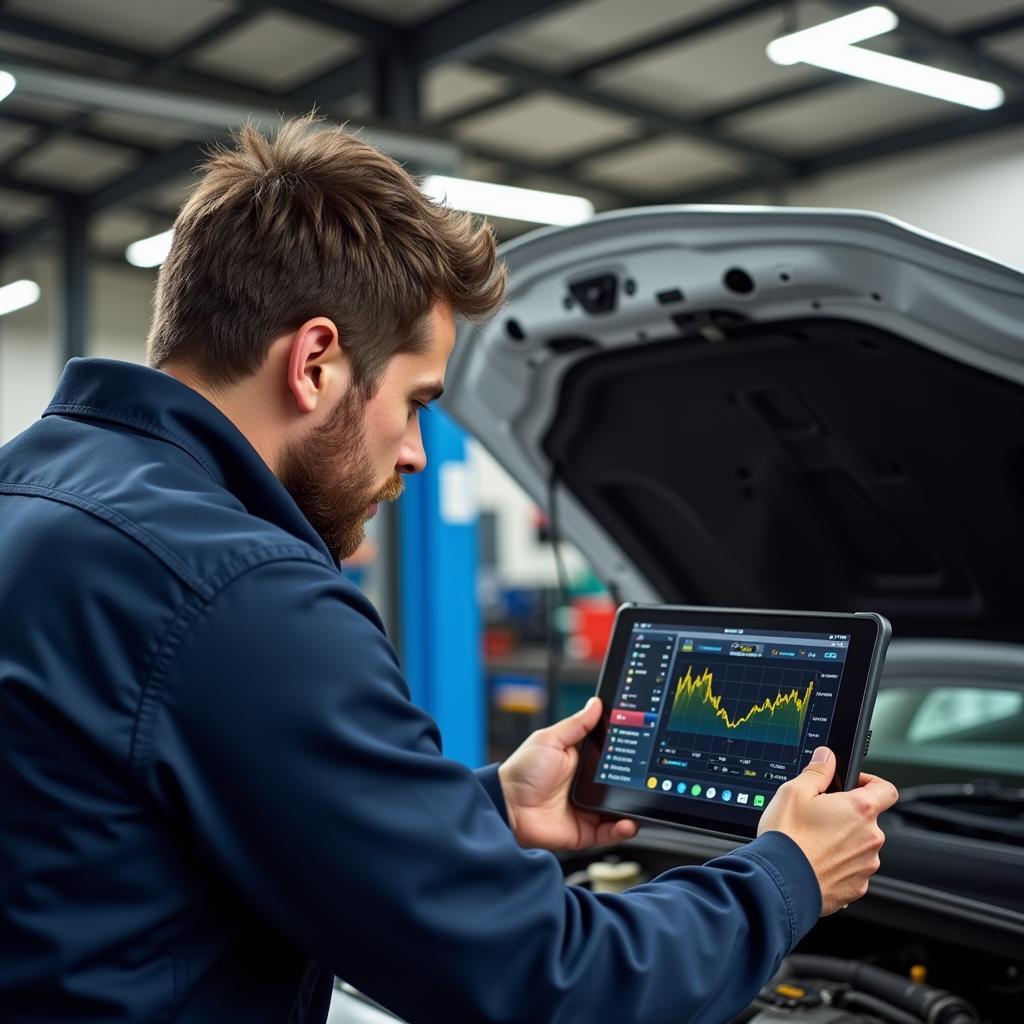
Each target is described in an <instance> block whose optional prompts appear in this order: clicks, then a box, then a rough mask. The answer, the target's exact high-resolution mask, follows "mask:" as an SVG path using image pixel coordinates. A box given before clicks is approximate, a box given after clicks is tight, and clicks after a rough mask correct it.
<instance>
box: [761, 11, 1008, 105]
mask: <svg viewBox="0 0 1024 1024" xmlns="http://www.w3.org/2000/svg"><path fill="white" fill-rule="evenodd" d="M898 24H899V19H898V18H897V17H896V15H895V14H893V12H892V11H890V10H889V9H888V8H887V7H867V8H865V9H864V10H862V11H856V12H854V13H853V14H847V15H845V16H844V17H842V18H835V19H834V20H832V21H826V22H823V23H822V24H821V25H815V26H813V27H812V28H807V29H802V30H801V31H799V32H793V33H791V34H790V35H787V36H781V37H780V38H778V39H775V40H773V41H772V42H770V43H769V44H768V51H767V52H768V57H769V59H771V60H772V61H774V62H775V63H776V64H797V63H803V64H812V65H813V66H814V67H819V68H824V69H825V70H827V71H837V72H839V73H840V74H843V75H852V76H853V77H855V78H864V79H866V80H867V81H869V82H878V83H879V84H880V85H890V86H892V87H893V88H896V89H906V90H907V91H908V92H916V93H921V94H922V95H924V96H933V97H935V98H936V99H940V100H946V101H947V102H949V103H959V104H961V105H963V106H965V107H974V108H975V109H977V110H993V109H994V108H995V107H999V106H1002V104H1003V102H1004V100H1005V98H1006V96H1005V93H1004V92H1003V90H1002V89H1001V88H1000V87H999V86H998V85H996V84H995V83H994V82H986V81H984V80H982V79H980V78H971V77H969V76H967V75H958V74H955V73H953V72H952V71H943V70H941V69H940V68H933V67H931V66H929V65H927V64H919V63H917V61H911V60H904V59H903V58H902V57H893V56H891V55H890V54H887V53H876V52H875V51H874V50H865V49H862V48H860V47H858V46H855V45H854V44H855V43H862V42H864V41H865V40H866V39H874V38H875V37H876V36H880V35H884V34H885V33H886V32H891V31H892V30H893V29H894V28H895V27H896V26H897V25H898Z"/></svg>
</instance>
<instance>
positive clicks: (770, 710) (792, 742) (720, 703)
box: [668, 664, 815, 758]
mask: <svg viewBox="0 0 1024 1024" xmlns="http://www.w3.org/2000/svg"><path fill="white" fill-rule="evenodd" d="M675 678H676V683H675V686H674V688H673V689H672V690H670V695H671V698H672V707H671V712H670V715H669V719H668V729H669V730H670V731H671V732H672V733H674V734H676V739H677V742H687V743H689V745H691V746H694V747H696V748H699V747H701V746H709V744H708V743H707V742H706V740H708V739H718V740H726V741H729V749H736V746H737V745H739V750H738V752H745V753H753V752H754V751H752V750H751V747H752V745H755V744H756V745H758V746H759V747H760V748H761V751H759V752H764V751H765V748H766V747H768V746H769V745H770V749H779V748H782V749H783V750H784V751H788V752H789V753H790V754H791V755H792V757H794V758H795V756H796V750H797V748H798V747H799V745H800V740H801V737H802V736H803V731H804V723H805V722H806V720H807V712H808V709H809V707H810V705H811V700H812V697H813V694H814V688H815V675H814V673H813V672H806V671H800V670H793V669H757V668H752V667H748V666H735V667H734V666H726V665H721V666H710V665H707V666H704V667H703V668H700V667H698V666H696V665H692V664H689V665H687V666H686V668H685V670H683V668H682V666H681V665H679V666H677V669H676V672H675ZM702 739H703V740H705V742H703V743H702V742H701V740H702ZM710 748H711V749H716V750H722V749H724V748H723V746H722V744H721V743H713V744H710Z"/></svg>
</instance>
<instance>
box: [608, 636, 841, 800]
mask: <svg viewBox="0 0 1024 1024" xmlns="http://www.w3.org/2000/svg"><path fill="white" fill-rule="evenodd" d="M840 621H841V620H840ZM837 625H838V624H837ZM851 640H852V635H851V633H850V632H844V631H842V629H839V630H838V631H835V632H810V631H803V630H801V631H794V630H784V629H775V628H772V627H770V626H769V627H767V628H749V627H744V626H740V625H721V626H708V625H698V624H695V623H685V622H683V623H679V624H675V623H668V622H655V621H635V622H633V623H632V627H631V630H630V632H629V636H628V641H627V646H626V649H625V657H624V663H623V664H622V667H621V670H620V672H619V676H618V679H617V681H616V686H615V690H614V698H613V699H612V700H611V704H612V706H611V708H610V709H609V715H608V720H607V721H608V728H607V732H606V735H605V739H604V743H603V746H602V749H601V754H600V758H599V760H598V762H597V767H596V771H595V772H594V775H593V781H594V782H597V783H599V784H602V785H605V786H616V787H627V788H631V789H635V790H640V791H643V792H648V791H652V795H654V793H657V794H659V795H664V796H671V797H674V798H675V799H677V800H679V801H680V803H681V804H682V803H687V802H689V803H690V805H691V806H692V805H694V804H698V803H699V804H701V805H703V807H702V808H701V810H700V811H699V813H702V814H706V813H707V812H708V811H710V810H711V808H710V807H708V805H709V804H712V805H718V806H719V807H723V805H724V806H731V807H734V808H738V809H743V808H746V809H748V810H749V811H761V810H763V808H764V807H765V805H766V804H767V803H768V801H769V800H771V798H772V796H773V795H774V793H775V790H776V789H778V787H779V786H780V785H782V783H784V782H786V781H787V780H788V779H791V778H792V777H793V776H794V775H797V774H798V773H799V772H800V770H801V768H802V767H803V766H804V765H805V764H806V763H807V762H808V760H809V759H810V756H811V753H812V752H813V750H814V748H815V747H816V746H819V745H822V744H827V743H828V742H829V732H830V727H831V725H832V722H833V718H834V715H835V710H836V706H837V699H838V696H839V691H840V688H841V687H842V685H843V672H844V669H845V667H846V663H847V655H848V653H849V650H850V643H851ZM605 699H606V700H609V698H608V697H606V698H605ZM683 810H684V808H683V807H682V806H680V811H683ZM694 810H696V808H694Z"/></svg>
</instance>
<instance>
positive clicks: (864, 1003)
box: [836, 989, 921, 1024]
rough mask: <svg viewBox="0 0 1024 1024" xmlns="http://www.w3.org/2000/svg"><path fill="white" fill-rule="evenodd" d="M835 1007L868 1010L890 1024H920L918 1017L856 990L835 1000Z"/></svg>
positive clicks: (851, 990)
mask: <svg viewBox="0 0 1024 1024" xmlns="http://www.w3.org/2000/svg"><path fill="white" fill-rule="evenodd" d="M836 1005H837V1006H841V1007H842V1008H843V1009H848V1008H849V1009H855V1008H856V1009H863V1010H868V1011H869V1012H870V1013H873V1014H874V1015H875V1016H877V1017H881V1018H882V1019H883V1020H886V1021H889V1022H890V1024H921V1018H920V1017H916V1016H915V1015H914V1014H912V1013H907V1011H906V1010H901V1009H900V1008H899V1007H897V1006H891V1005H890V1004H889V1003H887V1002H885V1000H883V999H879V998H877V997H876V996H872V995H868V993H867V992H858V991H857V990H856V989H850V991H848V992H846V993H844V994H843V995H842V996H841V997H840V998H839V999H837V1000H836Z"/></svg>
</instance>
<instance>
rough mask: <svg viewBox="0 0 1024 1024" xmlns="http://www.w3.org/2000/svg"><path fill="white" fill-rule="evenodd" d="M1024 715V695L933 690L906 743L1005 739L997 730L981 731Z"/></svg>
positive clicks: (953, 688)
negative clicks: (962, 739) (990, 738)
mask: <svg viewBox="0 0 1024 1024" xmlns="http://www.w3.org/2000/svg"><path fill="white" fill-rule="evenodd" d="M1022 712H1024V693H1018V692H1015V691H1013V690H977V689H961V688H959V687H953V686H944V687H941V688H939V689H935V690H931V691H930V692H928V693H927V694H926V696H925V698H924V700H922V701H921V703H920V705H919V706H918V708H917V711H916V713H915V714H914V716H913V718H912V719H911V721H910V724H909V727H908V729H907V739H908V740H909V741H910V742H911V743H928V742H929V741H931V740H939V739H942V740H954V739H956V738H957V736H965V737H966V735H967V734H970V737H971V738H972V739H975V738H976V739H978V740H981V741H984V738H985V735H986V733H988V734H989V735H991V736H992V738H993V739H996V740H998V739H1000V738H1003V737H1002V735H1001V734H1000V731H999V730H998V729H997V728H993V729H991V730H986V729H980V728H979V727H981V726H993V727H995V726H998V724H999V723H1001V722H1011V721H1012V720H1013V719H1018V720H1019V719H1020V718H1021V715H1022ZM1021 739H1022V740H1024V736H1022V737H1021Z"/></svg>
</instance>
